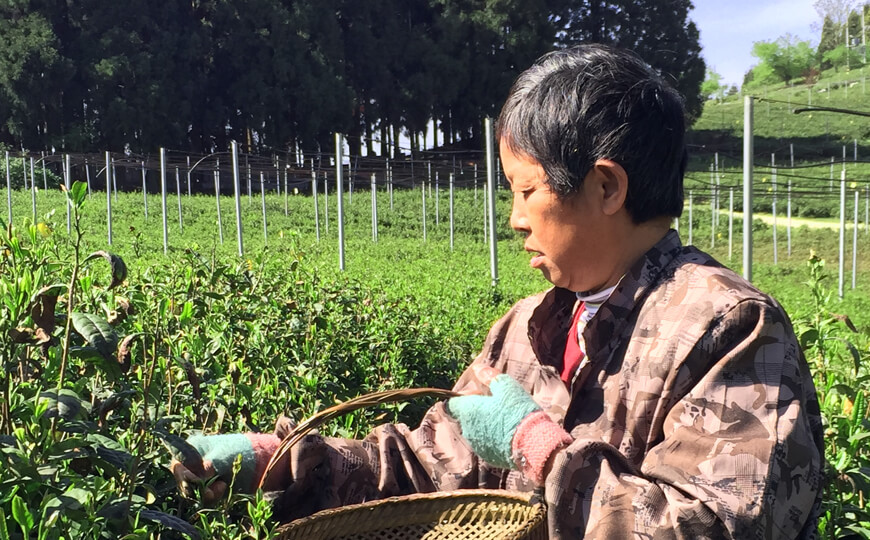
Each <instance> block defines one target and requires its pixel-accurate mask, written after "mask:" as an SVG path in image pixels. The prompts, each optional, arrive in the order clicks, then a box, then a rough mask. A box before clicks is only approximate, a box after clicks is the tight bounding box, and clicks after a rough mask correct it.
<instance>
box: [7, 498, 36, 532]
mask: <svg viewBox="0 0 870 540" xmlns="http://www.w3.org/2000/svg"><path fill="white" fill-rule="evenodd" d="M12 518H13V519H15V521H16V523H18V525H19V526H20V527H21V530H22V531H23V532H24V537H25V538H26V537H27V536H28V535H29V534H30V530H31V529H33V523H34V521H33V514H31V513H30V510H28V508H27V506H26V505H25V504H24V500H22V498H21V497H19V496H18V495H16V496H15V498H14V499H12Z"/></svg>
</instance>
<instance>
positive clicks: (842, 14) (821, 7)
mask: <svg viewBox="0 0 870 540" xmlns="http://www.w3.org/2000/svg"><path fill="white" fill-rule="evenodd" d="M855 3H856V0H816V1H815V2H813V8H815V10H816V13H818V15H819V17H820V18H821V19H822V20H825V19H830V20H831V23H832V24H833V26H834V30H835V31H836V32H837V43H838V44H840V43H843V40H844V38H845V34H844V33H843V26H844V25H845V24H846V23H847V22H848V20H849V14H850V13H851V12H852V10H853V9H854V6H855Z"/></svg>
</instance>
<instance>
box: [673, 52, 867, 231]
mask: <svg viewBox="0 0 870 540" xmlns="http://www.w3.org/2000/svg"><path fill="white" fill-rule="evenodd" d="M865 74H866V76H865ZM867 79H870V66H866V67H863V68H858V69H852V70H851V71H849V72H846V71H845V70H843V69H840V71H839V72H834V71H833V70H829V71H826V72H824V73H822V74H821V76H820V78H819V80H818V81H817V82H816V83H814V84H803V83H800V84H798V83H796V82H795V81H793V84H792V85H791V86H787V85H785V84H778V85H772V86H766V87H760V88H756V89H753V90H750V91H748V94H749V95H752V96H754V97H756V98H758V99H756V101H755V110H754V123H755V126H754V128H755V129H754V134H755V140H754V148H755V151H754V155H755V166H756V182H757V184H759V185H760V184H764V183H767V184H768V189H766V190H765V189H758V188H757V190H756V193H758V195H757V196H756V198H757V199H760V200H759V201H758V204H759V206H761V207H762V208H763V207H765V206H767V207H769V206H770V204H769V202H765V196H764V194H765V193H767V192H770V193H772V191H773V189H772V187H771V185H770V182H771V174H770V172H771V171H770V170H769V165H770V163H771V154H775V155H776V164H777V169H778V182H777V184H778V190H779V191H780V197H782V191H784V189H785V185H786V183H787V182H788V180H791V181H792V187H793V196H794V201H793V202H794V212H795V215H805V216H830V215H833V214H832V211H833V210H834V209H835V208H837V204H838V201H837V197H838V196H839V191H838V189H839V188H838V186H839V179H840V171H841V170H842V169H843V147H844V146H845V148H846V150H845V153H846V158H845V161H846V164H845V166H846V177H847V182H848V186H849V187H850V189H853V190H854V189H855V188H857V189H859V190H860V191H861V211H862V214H863V211H864V204H865V203H864V197H865V196H866V192H865V189H866V187H867V186H868V185H870V182H868V181H870V117H866V116H854V115H847V114H841V113H834V112H822V111H810V112H802V113H800V114H795V113H794V111H795V110H796V109H801V108H808V107H834V108H839V109H850V110H857V111H862V112H866V113H870V81H868V80H867ZM743 108H744V106H743V97H742V94H735V95H732V96H728V97H726V98H725V99H724V100H723V101H722V102H718V101H715V100H710V101H707V102H706V104H705V105H704V109H703V113H702V114H701V116H700V117H699V118H698V119H697V121H696V122H695V124H694V125H693V126H692V128H691V130H690V132H689V144H690V153H691V161H690V166H689V170H690V171H694V172H692V173H690V174H689V178H688V181H687V189H690V190H694V191H695V193H697V194H698V196H700V197H702V198H703V197H706V196H707V195H706V193H708V192H709V191H710V185H711V183H715V182H714V181H713V180H712V177H711V175H710V173H709V168H710V165H711V164H712V163H713V161H714V157H715V154H716V153H717V152H718V153H719V160H720V168H721V169H722V170H723V172H722V175H721V176H720V183H721V184H722V185H728V186H734V187H738V186H740V184H741V182H742V180H741V169H742V160H743ZM855 141H857V157H858V162H855V161H854V158H855V149H856V145H855ZM792 147H793V149H794V160H795V167H796V168H795V169H794V170H788V168H789V167H790V165H791V163H790V161H791V148H792ZM831 158H834V162H835V164H834V166H833V167H831V165H830V161H831ZM863 161H866V162H867V163H862V162H863ZM813 165H815V166H813ZM831 176H833V188H834V189H833V190H832V189H831V180H830V179H831ZM726 197H727V195H726ZM735 197H736V195H735ZM849 197H850V198H849V199H848V200H849V201H850V204H852V198H851V197H853V194H852V193H850V194H849ZM780 200H782V199H781V198H780ZM862 219H863V216H862Z"/></svg>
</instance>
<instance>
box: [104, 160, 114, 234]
mask: <svg viewBox="0 0 870 540" xmlns="http://www.w3.org/2000/svg"><path fill="white" fill-rule="evenodd" d="M113 173H114V171H113V170H112V154H111V153H109V152H106V227H107V234H108V237H109V245H110V246H111V245H112V183H113V181H114V176H115V175H114V174H113Z"/></svg>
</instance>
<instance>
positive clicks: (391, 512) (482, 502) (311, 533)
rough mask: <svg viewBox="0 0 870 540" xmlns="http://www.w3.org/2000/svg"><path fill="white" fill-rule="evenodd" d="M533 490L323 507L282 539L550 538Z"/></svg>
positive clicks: (410, 497)
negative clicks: (529, 491)
mask: <svg viewBox="0 0 870 540" xmlns="http://www.w3.org/2000/svg"><path fill="white" fill-rule="evenodd" d="M531 498H532V494H531V493H515V492H511V491H503V490H494V489H492V490H490V489H464V490H459V491H444V492H436V493H418V494H416V495H406V496H404V497H390V498H387V499H381V500H378V501H371V502H367V503H362V504H354V505H349V506H342V507H339V508H333V509H331V510H322V511H320V512H318V513H316V514H312V515H311V516H309V517H306V518H302V519H297V520H296V521H293V522H290V523H288V524H287V525H283V526H281V528H279V529H278V536H277V538H279V539H280V540H302V539H308V540H412V539H413V540H420V539H425V540H460V539H463V540H464V539H468V540H472V539H473V540H496V539H497V540H546V538H547V523H546V514H547V511H546V506H545V505H544V504H543V503H542V502H537V503H534V502H531Z"/></svg>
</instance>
